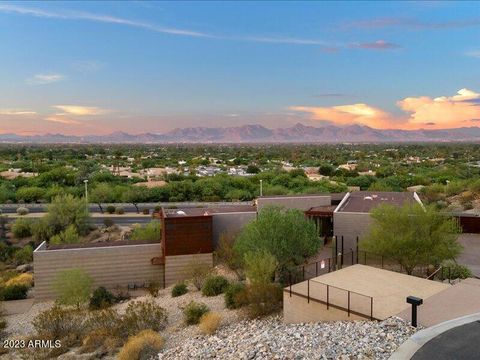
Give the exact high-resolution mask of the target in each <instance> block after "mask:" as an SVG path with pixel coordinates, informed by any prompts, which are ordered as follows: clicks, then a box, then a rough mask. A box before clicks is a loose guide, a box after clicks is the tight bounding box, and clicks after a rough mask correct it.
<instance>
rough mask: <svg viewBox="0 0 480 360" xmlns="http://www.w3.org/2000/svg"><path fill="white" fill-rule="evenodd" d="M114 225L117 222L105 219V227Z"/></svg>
mask: <svg viewBox="0 0 480 360" xmlns="http://www.w3.org/2000/svg"><path fill="white" fill-rule="evenodd" d="M114 224H115V222H114V221H113V220H112V219H111V218H105V219H103V225H105V227H107V228H109V227H112V226H113V225H114Z"/></svg>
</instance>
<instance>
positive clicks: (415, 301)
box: [407, 295, 423, 327]
mask: <svg viewBox="0 0 480 360" xmlns="http://www.w3.org/2000/svg"><path fill="white" fill-rule="evenodd" d="M407 303H409V304H412V326H413V327H417V306H420V305H422V304H423V299H420V298H419V297H416V296H411V295H410V296H407Z"/></svg>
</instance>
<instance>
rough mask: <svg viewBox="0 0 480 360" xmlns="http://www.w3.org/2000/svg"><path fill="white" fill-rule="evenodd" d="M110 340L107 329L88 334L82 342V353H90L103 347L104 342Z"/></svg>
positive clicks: (109, 333) (110, 336)
mask: <svg viewBox="0 0 480 360" xmlns="http://www.w3.org/2000/svg"><path fill="white" fill-rule="evenodd" d="M109 338H112V334H111V332H110V330H109V329H106V328H102V329H96V330H93V331H91V332H89V333H88V334H87V335H86V336H85V337H84V338H83V340H82V348H81V350H82V352H84V353H91V352H94V351H95V350H97V349H99V348H101V347H103V346H104V344H105V341H106V340H107V339H109Z"/></svg>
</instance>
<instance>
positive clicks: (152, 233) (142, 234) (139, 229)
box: [130, 220, 161, 240]
mask: <svg viewBox="0 0 480 360" xmlns="http://www.w3.org/2000/svg"><path fill="white" fill-rule="evenodd" d="M130 238H131V239H132V240H160V238H161V226H160V222H159V221H155V220H153V221H150V222H149V223H148V224H146V225H144V226H141V225H137V226H135V227H134V228H133V231H132V234H131V235H130Z"/></svg>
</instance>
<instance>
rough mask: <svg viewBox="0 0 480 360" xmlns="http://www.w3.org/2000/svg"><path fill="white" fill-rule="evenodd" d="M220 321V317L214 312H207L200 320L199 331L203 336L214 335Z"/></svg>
mask: <svg viewBox="0 0 480 360" xmlns="http://www.w3.org/2000/svg"><path fill="white" fill-rule="evenodd" d="M221 321H222V317H221V316H220V314H218V313H215V312H208V313H206V314H205V315H203V316H202V317H201V319H200V324H199V327H200V330H201V331H202V333H204V334H205V335H212V334H214V333H215V331H217V329H218V327H219V326H220V323H221Z"/></svg>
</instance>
